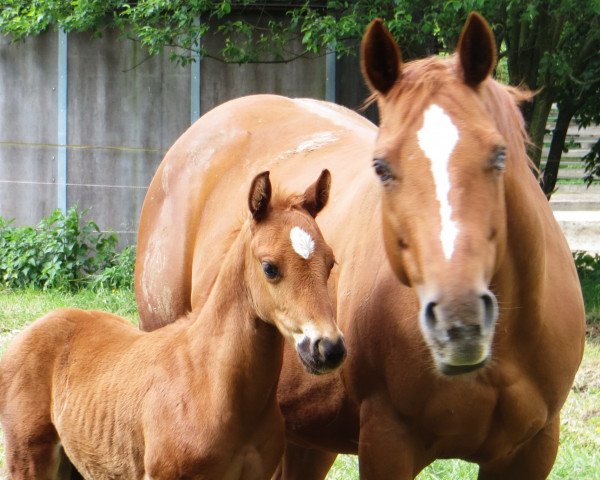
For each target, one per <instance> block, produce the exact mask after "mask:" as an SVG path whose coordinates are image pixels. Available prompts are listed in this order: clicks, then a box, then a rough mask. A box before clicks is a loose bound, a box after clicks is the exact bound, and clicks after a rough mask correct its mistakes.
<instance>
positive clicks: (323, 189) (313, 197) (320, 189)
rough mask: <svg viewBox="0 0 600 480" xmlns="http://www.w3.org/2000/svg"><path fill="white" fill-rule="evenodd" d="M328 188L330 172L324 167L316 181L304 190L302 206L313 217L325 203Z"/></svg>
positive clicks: (327, 196)
mask: <svg viewBox="0 0 600 480" xmlns="http://www.w3.org/2000/svg"><path fill="white" fill-rule="evenodd" d="M330 188H331V173H329V170H327V169H325V170H323V171H322V172H321V175H319V178H318V179H317V181H316V182H315V183H313V184H312V185H311V186H310V187H308V188H307V189H306V191H305V192H304V196H303V200H302V207H303V208H304V209H305V210H306V211H307V212H308V213H310V214H311V215H312V216H313V217H316V216H317V214H318V213H319V212H320V211H321V210H323V208H324V207H325V205H327V200H329V190H330Z"/></svg>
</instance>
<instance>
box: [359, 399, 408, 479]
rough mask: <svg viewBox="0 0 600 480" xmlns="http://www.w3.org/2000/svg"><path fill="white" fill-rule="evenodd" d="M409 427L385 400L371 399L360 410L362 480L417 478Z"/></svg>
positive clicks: (360, 465)
mask: <svg viewBox="0 0 600 480" xmlns="http://www.w3.org/2000/svg"><path fill="white" fill-rule="evenodd" d="M409 438H410V437H409V435H408V433H407V431H406V427H405V426H404V425H403V424H401V423H400V422H399V421H398V414H397V413H396V411H395V410H394V407H393V405H391V404H390V403H389V401H387V400H386V399H385V398H370V399H368V400H365V401H363V403H362V405H361V408H360V437H359V445H358V461H359V467H360V478H361V480H389V479H392V478H393V479H394V480H408V479H412V478H414V476H415V475H416V472H415V462H414V449H413V448H412V445H411V444H410V441H409Z"/></svg>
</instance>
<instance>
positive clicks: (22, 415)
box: [0, 175, 344, 480]
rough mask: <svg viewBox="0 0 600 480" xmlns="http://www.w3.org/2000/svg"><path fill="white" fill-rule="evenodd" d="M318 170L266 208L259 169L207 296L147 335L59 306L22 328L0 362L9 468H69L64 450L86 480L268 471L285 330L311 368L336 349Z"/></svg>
mask: <svg viewBox="0 0 600 480" xmlns="http://www.w3.org/2000/svg"><path fill="white" fill-rule="evenodd" d="M265 178H266V180H265ZM328 178H329V177H328V175H327V176H322V177H321V180H324V181H322V182H321V184H320V186H319V184H316V185H315V186H313V187H312V190H309V191H307V193H306V194H305V197H301V198H300V197H294V198H296V200H294V202H292V203H281V204H276V205H272V202H271V203H269V197H270V183H268V176H267V177H265V176H264V175H263V176H259V177H257V179H256V180H255V182H254V183H253V191H254V192H255V193H254V195H253V194H252V193H251V195H250V198H249V202H250V203H251V204H252V202H254V205H255V207H256V212H259V214H254V218H253V219H250V220H246V221H245V222H244V223H243V225H242V227H241V229H239V231H238V232H236V234H235V238H234V239H233V240H230V241H229V252H228V254H227V255H225V256H223V257H221V258H220V263H221V268H220V273H219V275H218V276H217V278H216V283H215V285H214V288H213V289H212V291H211V293H210V295H209V296H208V298H207V301H206V303H205V304H204V305H203V307H202V308H201V309H197V310H194V311H193V312H192V313H191V314H190V315H189V317H187V318H186V319H181V320H180V321H179V322H176V323H174V324H172V325H169V326H168V327H165V328H164V329H161V330H159V331H156V332H152V333H147V332H141V331H139V330H138V329H136V328H135V327H133V326H132V325H130V324H128V322H126V321H125V320H123V319H121V318H119V317H116V316H114V315H111V314H108V313H103V312H97V311H89V312H88V311H82V310H77V309H62V310H56V311H54V312H51V313H49V314H48V315H46V316H45V317H43V318H41V319H39V320H38V321H36V322H34V323H33V324H32V325H31V326H30V327H28V328H27V329H26V330H25V331H24V332H22V333H21V334H20V335H19V336H18V337H17V338H16V339H15V340H14V341H13V343H12V344H11V346H10V347H9V349H8V350H7V351H6V353H5V354H4V356H3V358H2V361H1V362H0V420H1V421H2V426H3V429H4V433H5V437H6V454H7V461H8V467H9V471H10V474H11V478H13V479H15V480H17V479H18V480H46V479H55V478H70V477H69V471H68V468H64V466H65V465H67V464H68V462H66V461H65V460H66V459H65V458H64V456H63V454H62V449H64V452H65V453H66V455H67V457H68V459H69V460H70V461H71V462H72V464H73V465H74V466H75V467H76V468H77V470H78V471H79V472H80V473H81V474H83V476H84V477H85V478H89V479H94V480H102V479H115V478H122V479H128V480H133V479H140V480H141V479H142V478H144V479H153V480H159V479H164V480H167V479H168V480H172V479H178V478H180V479H183V478H186V479H192V478H193V479H200V478H203V479H211V480H212V479H215V478H220V479H268V478H270V477H271V475H272V474H273V472H274V470H275V468H276V466H277V464H278V463H279V461H280V458H281V455H282V453H283V445H284V428H283V418H282V416H281V412H280V411H279V408H278V405H277V401H276V386H277V381H278V378H279V373H280V370H281V364H282V361H283V343H284V337H288V338H289V339H290V340H291V341H292V342H297V349H298V352H299V354H300V356H301V358H302V360H303V362H304V363H305V364H306V365H307V368H309V369H310V370H311V371H313V372H318V373H323V372H325V371H328V370H330V369H332V368H335V367H336V366H337V365H339V363H340V362H341V360H342V359H343V355H344V350H343V344H340V343H338V341H340V339H341V337H340V336H339V331H338V329H337V327H336V326H335V316H334V309H333V305H332V303H331V301H330V300H329V298H328V293H327V277H328V274H329V271H330V268H331V266H332V264H333V262H334V259H333V255H332V253H331V249H330V248H329V247H328V246H327V245H326V244H325V243H324V241H323V238H322V237H321V235H320V233H319V231H318V228H317V227H316V223H315V222H314V220H313V219H312V218H311V216H310V215H309V213H311V214H314V215H316V213H317V212H318V211H319V210H320V208H321V207H322V205H323V204H324V203H323V201H325V202H326V201H327V198H326V197H327V189H328ZM267 185H268V186H267ZM263 187H264V188H263ZM261 189H263V190H264V191H262V190H261ZM257 192H258V193H257ZM315 192H317V193H318V194H320V195H321V198H320V200H318V201H317V202H316V203H315V201H314V194H315ZM263 193H264V194H265V195H262V194H263ZM299 198H300V199H303V200H302V202H300V201H299ZM306 202H308V203H307V208H306V209H305V208H304V203H306ZM295 229H298V230H295ZM299 229H302V231H303V232H304V234H303V235H304V237H303V238H310V239H311V240H312V245H310V247H311V248H309V250H310V252H307V251H302V250H300V252H301V253H302V254H303V257H301V256H300V254H299V253H297V250H298V247H297V245H296V243H294V241H293V239H290V232H294V231H296V232H298V231H300V230H299ZM307 236H308V237H307ZM284 275H285V276H284ZM265 277H266V278H265ZM282 312H284V313H283V314H282ZM333 347H337V349H336V348H333Z"/></svg>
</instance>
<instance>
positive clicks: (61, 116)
mask: <svg viewBox="0 0 600 480" xmlns="http://www.w3.org/2000/svg"><path fill="white" fill-rule="evenodd" d="M67 73H68V63H67V32H65V31H64V30H63V29H62V28H61V29H59V30H58V141H57V143H58V152H57V154H58V155H57V174H56V190H57V198H56V201H57V208H59V209H61V210H62V211H63V213H66V211H67V140H68V135H67V116H68V111H67V92H68V90H67V83H68V75H67Z"/></svg>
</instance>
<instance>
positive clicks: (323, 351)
mask: <svg viewBox="0 0 600 480" xmlns="http://www.w3.org/2000/svg"><path fill="white" fill-rule="evenodd" d="M314 348H315V353H317V356H318V358H320V359H321V361H322V362H323V364H325V365H327V366H328V367H329V368H335V367H337V366H338V365H339V364H340V363H342V361H343V360H344V358H346V345H345V344H344V340H343V339H342V337H340V338H338V339H337V341H336V342H331V341H330V340H328V339H326V338H321V339H319V340H317V341H316V342H315V347H314Z"/></svg>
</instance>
